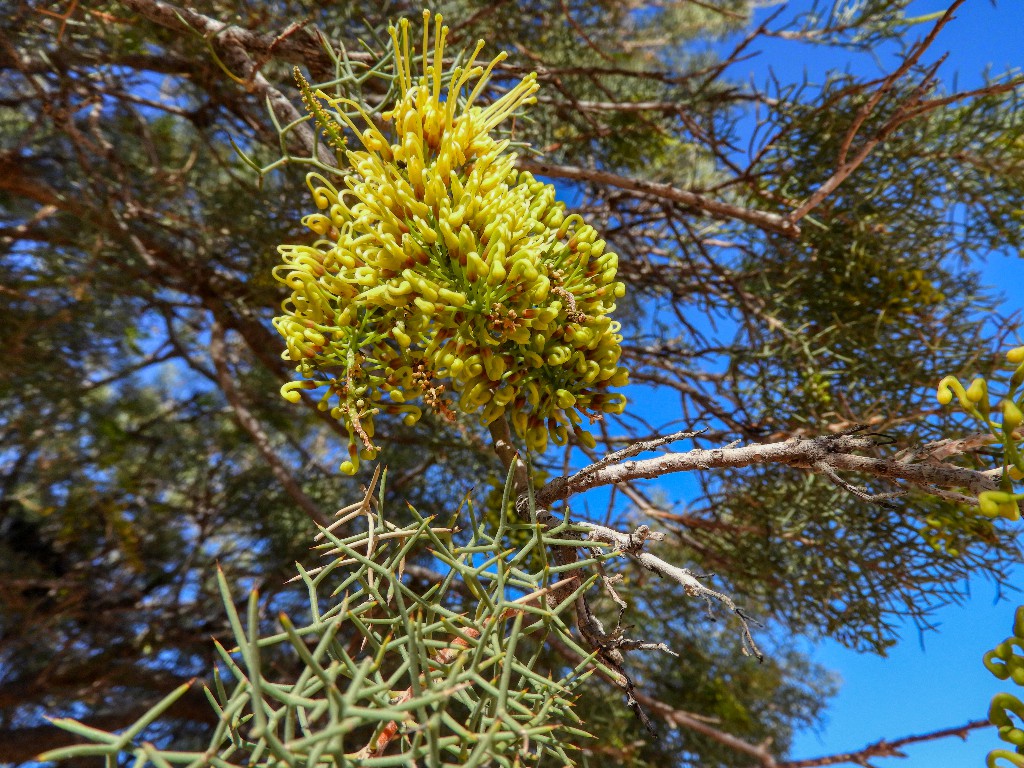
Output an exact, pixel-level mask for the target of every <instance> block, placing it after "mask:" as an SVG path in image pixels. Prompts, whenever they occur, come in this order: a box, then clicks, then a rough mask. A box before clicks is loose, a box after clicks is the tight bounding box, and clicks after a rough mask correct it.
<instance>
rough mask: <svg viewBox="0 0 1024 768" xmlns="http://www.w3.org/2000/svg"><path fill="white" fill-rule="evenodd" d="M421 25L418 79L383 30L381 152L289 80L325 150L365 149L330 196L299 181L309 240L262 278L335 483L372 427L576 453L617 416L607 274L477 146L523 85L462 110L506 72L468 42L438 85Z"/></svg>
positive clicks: (438, 57) (614, 290)
mask: <svg viewBox="0 0 1024 768" xmlns="http://www.w3.org/2000/svg"><path fill="white" fill-rule="evenodd" d="M423 21H424V29H423V42H422V62H423V72H422V75H419V76H417V77H414V76H413V73H412V61H413V60H412V57H411V55H410V35H409V24H408V21H406V20H403V21H402V22H401V23H400V24H399V26H398V28H395V27H391V28H390V32H391V39H392V42H393V46H394V59H395V69H396V77H397V84H398V90H399V94H400V96H399V98H398V100H397V103H396V104H395V105H394V107H393V108H392V109H391V110H390V111H388V112H384V113H383V114H382V115H381V118H382V120H383V121H384V125H385V126H386V127H389V128H390V131H387V133H388V134H390V135H387V136H386V135H385V133H384V132H382V131H381V130H380V129H378V128H377V127H376V125H375V124H374V122H373V121H372V120H370V118H369V117H368V116H367V115H366V114H365V113H364V112H363V111H362V109H361V108H360V106H359V105H358V104H356V103H355V102H353V101H350V100H348V99H344V98H332V97H329V96H327V95H326V94H324V93H323V92H322V91H315V92H314V91H312V90H311V89H310V87H309V86H308V85H307V84H306V82H305V80H303V79H302V77H301V75H298V73H297V77H298V79H299V84H300V88H301V89H302V91H303V98H304V101H305V103H306V106H307V109H309V111H310V112H311V114H312V115H313V117H314V119H315V120H316V121H317V123H318V125H319V126H320V127H321V129H322V130H323V131H324V133H325V135H327V136H328V137H329V138H330V139H331V142H332V144H333V145H334V146H335V147H338V148H341V147H344V146H346V144H345V141H344V138H343V134H344V132H345V129H346V128H347V129H348V131H350V132H352V133H354V134H355V135H356V136H357V137H358V139H359V142H360V143H361V145H362V147H363V149H362V150H355V149H349V150H346V152H345V156H346V158H347V160H348V163H349V166H350V171H349V172H348V173H347V174H346V175H345V176H344V177H343V184H339V185H337V186H336V185H335V184H332V183H331V182H330V181H328V180H327V179H326V178H324V177H323V176H322V175H320V174H318V173H310V174H309V175H308V176H307V184H308V186H309V188H310V191H311V192H312V194H313V200H314V201H315V203H316V205H317V207H318V208H319V209H320V211H321V213H316V214H312V215H309V216H306V217H305V218H304V219H303V223H304V224H305V225H306V226H308V227H309V228H310V229H311V230H313V231H314V232H315V233H316V234H317V235H319V236H320V237H321V239H320V240H318V241H316V242H315V243H314V244H313V245H282V246H279V247H278V250H279V252H280V254H281V256H282V259H283V261H284V263H283V264H282V265H280V266H278V267H276V268H275V270H274V275H275V277H276V278H277V279H278V280H280V281H281V282H283V283H285V284H286V285H287V286H288V287H290V288H291V289H292V293H291V296H290V297H289V298H288V299H287V300H285V301H284V302H283V304H282V309H283V314H282V315H281V316H279V317H277V318H275V320H274V325H275V326H276V327H277V329H278V331H280V333H281V335H282V336H284V338H285V340H286V342H287V349H286V350H285V352H284V353H283V356H284V358H285V359H287V360H291V361H292V362H294V363H296V368H295V370H296V371H297V372H298V373H299V375H300V378H299V379H298V380H297V381H293V382H289V383H288V384H285V385H284V387H282V390H281V391H282V394H283V395H284V397H285V398H287V399H288V400H290V401H292V402H298V401H299V400H300V398H301V393H300V390H316V389H323V390H324V391H323V393H322V396H321V400H320V408H321V409H323V410H330V413H331V415H332V416H334V417H335V418H337V419H339V420H341V421H342V422H343V423H344V424H345V425H346V427H347V428H348V432H349V455H350V458H349V460H347V461H345V462H344V463H342V465H341V470H342V471H343V472H347V473H352V472H355V471H356V469H357V468H358V466H359V460H360V458H362V459H367V460H368V459H372V458H375V457H376V455H377V452H378V447H377V446H376V445H375V444H374V443H373V435H374V416H375V415H377V414H379V413H381V412H385V413H391V414H402V415H404V421H405V423H406V424H407V425H409V426H411V425H413V424H415V423H416V422H417V421H418V420H419V418H420V416H421V414H422V410H421V408H422V407H423V406H425V407H428V408H431V409H432V410H434V411H435V412H437V413H439V414H440V415H442V416H443V417H444V418H446V419H448V420H454V419H455V418H456V410H461V411H462V412H464V413H467V414H475V415H477V416H478V417H479V420H480V422H481V423H482V424H484V425H487V424H490V423H491V422H493V421H494V420H496V419H500V418H502V417H506V418H508V420H509V422H510V423H511V425H512V427H513V429H514V430H515V432H516V434H517V435H519V437H520V438H522V439H523V440H524V441H525V443H526V445H527V447H528V448H529V449H530V450H532V451H537V452H541V451H544V450H545V448H546V447H547V443H548V440H549V439H551V440H553V441H554V442H555V443H556V444H558V445H564V444H565V443H566V442H567V441H568V440H569V439H570V433H571V434H572V435H573V436H574V438H575V440H576V441H578V442H580V443H581V444H583V445H587V446H591V447H592V446H593V445H594V438H593V436H592V435H591V434H590V433H589V432H587V431H586V429H585V428H584V426H583V425H584V423H588V424H589V423H592V422H594V421H596V420H598V419H600V418H601V417H602V415H603V414H605V413H621V412H622V410H623V408H624V406H625V398H624V397H623V396H622V395H621V394H618V393H613V392H610V391H609V389H610V388H611V387H621V386H623V385H625V384H626V382H627V379H628V372H627V371H626V369H625V368H622V367H620V366H619V364H618V362H619V357H620V355H621V348H620V342H621V340H622V337H621V336H620V335H619V333H618V332H619V329H620V326H619V324H618V323H617V322H615V321H613V320H612V319H611V318H610V314H611V313H612V312H613V311H614V309H615V299H617V298H621V297H622V296H623V295H624V293H625V288H624V286H623V284H622V283H620V282H616V281H615V276H616V270H617V267H618V257H617V256H616V255H615V254H614V253H610V252H606V251H605V242H604V240H601V239H599V237H598V234H597V232H596V230H595V229H594V228H593V227H591V226H590V225H589V224H587V223H586V222H585V221H584V220H583V219H582V217H580V216H579V215H577V214H571V215H566V211H565V206H564V205H563V204H562V203H560V202H559V201H558V200H556V199H555V189H554V187H553V186H552V185H550V184H544V183H543V182H540V181H537V180H536V179H535V178H534V177H533V176H532V175H530V174H529V173H525V172H518V171H516V170H515V168H514V166H515V161H516V155H515V154H514V153H512V152H509V151H508V146H509V141H508V139H498V138H495V137H494V136H492V135H491V132H492V131H493V130H494V129H495V128H496V127H497V126H499V125H500V124H501V123H503V122H504V121H505V120H507V119H508V118H509V117H510V116H511V115H513V113H514V112H515V111H516V110H517V109H518V108H519V107H520V106H522V105H524V104H529V103H533V102H534V101H535V97H534V94H535V93H536V92H537V89H538V85H537V81H536V75H535V74H530V75H528V76H527V77H525V78H524V79H523V80H522V81H521V82H519V83H517V84H515V85H513V86H512V87H511V88H509V89H508V90H507V91H506V92H505V94H504V95H503V96H501V97H500V98H499V99H497V100H496V101H494V102H493V103H491V104H490V105H488V106H485V107H481V106H477V105H476V101H477V99H478V97H479V96H480V94H481V93H482V91H483V90H484V88H485V87H486V85H487V83H488V82H489V79H490V76H491V73H492V71H493V69H494V67H495V65H496V64H498V63H499V62H500V61H502V60H503V59H504V58H505V54H504V53H501V54H499V55H498V56H497V57H496V58H494V59H493V60H492V61H491V62H490V64H488V65H487V67H486V68H484V67H481V66H479V65H476V64H475V62H476V58H477V56H478V55H479V54H480V51H481V49H482V48H483V41H481V42H479V43H478V44H477V46H476V49H475V50H474V51H473V53H472V55H471V56H470V57H469V59H468V61H467V62H466V63H465V64H464V65H463V66H456V67H455V68H454V69H453V70H452V71H451V72H449V73H446V72H445V71H444V66H443V54H444V46H445V38H446V35H447V32H448V28H447V27H445V26H443V25H442V19H441V16H440V15H438V16H435V17H434V33H433V39H432V40H431V39H430V37H431V36H430V35H429V30H430V14H429V12H427V11H424V14H423ZM471 85H472V88H470V86H471ZM466 91H468V93H465V92H466ZM321 100H322V101H324V102H326V103H327V105H328V106H329V108H330V112H329V111H328V109H325V108H324V107H323V106H322V103H321ZM346 109H347V110H349V111H351V110H355V112H356V113H358V114H359V115H360V116H361V117H362V119H363V121H365V127H364V128H362V129H360V128H359V126H357V125H356V124H355V123H354V122H353V121H352V120H351V119H350V118H349V117H348V115H346V114H345V111H344V110H346ZM332 113H333V114H334V115H336V116H337V118H339V119H340V121H341V122H338V121H336V120H335V119H334V117H332V116H331V114H332Z"/></svg>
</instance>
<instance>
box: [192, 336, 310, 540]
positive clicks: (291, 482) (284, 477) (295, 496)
mask: <svg viewBox="0 0 1024 768" xmlns="http://www.w3.org/2000/svg"><path fill="white" fill-rule="evenodd" d="M210 358H211V359H212V360H213V364H214V367H215V368H216V371H217V381H218V383H219V384H220V388H221V390H222V391H223V392H224V397H225V398H226V399H227V401H228V404H229V405H230V406H231V410H232V412H233V413H234V415H235V420H236V421H238V424H239V425H240V426H241V427H242V429H244V430H245V431H246V432H247V433H249V436H250V437H251V438H252V441H253V444H254V445H255V446H256V448H257V449H258V450H259V452H260V455H261V456H262V457H263V459H264V460H265V461H266V462H267V465H268V466H269V467H270V470H271V472H273V474H274V477H275V478H277V481H278V482H279V483H280V484H281V488H283V489H284V492H285V493H287V494H288V495H289V496H290V497H291V499H292V501H294V502H295V503H296V504H298V505H299V508H300V509H302V511H303V512H305V513H306V514H307V515H308V516H309V518H310V519H311V520H312V521H313V522H314V523H316V524H317V525H320V526H324V527H326V526H327V525H329V521H328V519H327V516H326V515H325V514H324V513H323V512H322V511H321V510H320V509H319V508H318V507H317V505H316V504H315V503H314V502H313V500H312V499H311V498H309V496H307V495H306V493H305V491H303V490H302V486H300V485H299V483H298V481H297V480H296V479H295V478H294V477H292V474H291V472H290V471H289V470H288V467H287V466H286V465H285V463H284V461H282V459H281V457H280V456H278V455H277V453H276V452H275V451H274V449H273V447H272V446H271V445H270V438H269V436H268V435H267V433H266V431H265V430H264V429H263V427H262V425H261V424H260V423H259V421H258V420H257V419H256V417H255V416H253V415H252V412H251V411H250V410H249V409H248V408H246V407H245V404H244V403H243V402H242V399H241V397H240V396H239V394H238V390H237V389H235V383H234V381H232V379H231V371H230V370H228V361H227V351H226V349H225V344H224V327H223V326H222V325H221V324H220V323H218V322H214V324H213V328H212V331H211V335H210Z"/></svg>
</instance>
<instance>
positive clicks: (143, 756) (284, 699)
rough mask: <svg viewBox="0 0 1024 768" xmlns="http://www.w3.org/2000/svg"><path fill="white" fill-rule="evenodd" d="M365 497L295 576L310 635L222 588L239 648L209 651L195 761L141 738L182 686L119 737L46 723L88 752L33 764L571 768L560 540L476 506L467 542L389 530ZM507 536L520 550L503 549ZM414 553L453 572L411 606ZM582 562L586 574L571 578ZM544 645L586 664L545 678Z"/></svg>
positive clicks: (424, 522)
mask: <svg viewBox="0 0 1024 768" xmlns="http://www.w3.org/2000/svg"><path fill="white" fill-rule="evenodd" d="M378 472H379V470H378ZM375 479H376V478H375ZM385 480H386V473H385V474H384V476H383V478H382V480H381V484H382V485H383V484H384V482H385ZM509 483H511V476H510V478H509ZM374 485H375V483H374ZM374 485H371V488H370V490H369V491H368V492H367V494H366V495H365V497H364V498H363V500H362V501H360V502H358V503H356V504H353V505H351V506H350V507H346V508H345V509H343V510H341V511H340V512H339V513H338V514H339V516H340V518H339V519H338V520H337V521H336V522H335V523H334V524H333V525H332V526H331V527H329V528H326V529H321V532H320V534H319V535H318V536H317V540H318V541H319V544H318V545H317V547H316V548H317V549H318V550H319V551H320V552H321V554H322V555H323V556H324V557H326V558H328V562H327V563H326V564H325V565H322V566H319V567H316V568H313V569H306V568H304V567H303V566H301V565H299V566H298V568H299V578H300V579H301V581H302V583H303V584H304V585H305V587H306V591H307V593H308V599H309V605H308V618H307V619H306V620H305V621H300V622H295V621H293V619H292V618H290V617H289V616H288V615H286V614H284V613H282V614H280V615H279V616H278V620H277V624H278V631H276V632H274V633H270V634H268V633H266V632H264V631H263V629H262V622H261V618H260V616H261V610H262V609H261V602H260V598H259V595H258V593H257V592H255V591H253V592H251V593H250V595H249V599H248V603H247V609H246V611H245V614H244V615H239V613H238V612H237V610H236V608H235V604H236V603H235V598H234V596H233V595H232V590H231V587H230V586H229V584H228V582H227V579H226V578H225V577H224V575H223V573H219V574H218V584H219V589H220V593H221V596H222V598H223V601H224V607H225V609H226V611H227V616H228V620H229V623H230V626H231V630H232V634H233V640H234V644H235V645H234V647H233V648H230V649H227V648H224V647H223V646H222V645H220V644H219V643H218V644H217V651H218V655H219V664H218V666H217V667H216V668H215V669H214V670H213V674H212V684H211V686H210V687H209V688H207V689H206V696H207V698H208V700H209V703H210V706H211V707H212V708H213V711H214V713H215V717H216V723H217V724H216V727H215V729H214V731H213V734H212V735H211V737H210V741H209V744H208V746H207V747H206V749H204V750H198V751H183V750H181V749H180V748H176V747H175V746H174V745H171V748H170V749H161V748H158V747H156V746H154V745H153V744H152V743H150V741H148V740H147V739H146V738H145V735H146V728H147V727H148V726H149V725H150V724H152V723H153V722H154V721H156V720H157V719H158V718H159V717H161V716H162V715H164V713H165V712H166V711H167V710H168V709H170V708H171V706H172V705H173V704H174V703H175V701H176V700H177V699H178V698H180V697H181V696H182V695H184V694H185V693H186V692H187V691H188V690H189V685H188V684H185V685H183V686H180V687H179V688H178V689H177V690H176V691H174V692H172V693H171V694H170V695H168V696H167V697H166V698H165V699H163V700H162V701H161V702H160V703H159V704H158V705H157V706H156V707H154V708H153V709H152V710H150V711H149V712H147V713H146V714H144V715H143V716H142V717H140V718H139V719H138V720H137V721H136V722H135V723H134V724H132V725H131V726H129V727H128V728H127V729H126V730H124V731H123V732H121V733H117V734H114V733H106V732H102V731H99V730H97V729H95V728H91V727H89V726H86V725H83V724H81V723H78V722H76V721H74V720H70V719H62V720H57V721H55V722H56V724H57V725H59V726H60V727H62V728H64V729H66V730H67V731H69V732H70V733H73V734H75V735H77V736H79V737H80V738H81V739H83V740H86V741H87V742H89V744H83V745H79V746H74V747H67V748H64V749H58V750H54V751H51V752H48V753H47V754H45V755H42V756H40V758H39V759H40V760H44V761H45V760H70V759H74V758H82V757H87V756H89V757H99V756H102V757H105V758H106V760H107V764H108V765H111V766H113V765H117V764H118V760H119V759H121V758H124V757H133V758H134V759H135V763H134V764H135V765H136V766H139V767H140V768H141V766H144V765H154V766H159V767H161V768H164V767H165V766H167V765H169V764H173V765H188V766H190V767H192V768H198V767H199V766H216V768H231V767H233V766H272V765H277V766H280V765H288V766H299V765H305V766H309V765H320V766H331V765H334V766H343V765H350V766H360V765H367V766H370V765H373V766H385V765H396V766H398V765H424V766H479V765H497V766H513V765H516V766H518V765H535V764H537V765H545V764H547V765H552V764H557V765H560V766H570V765H573V764H574V761H573V758H572V754H573V753H574V752H575V751H576V750H577V749H578V746H579V744H580V742H581V739H585V737H586V735H587V734H586V733H585V732H584V731H582V730H580V729H579V728H578V727H576V725H575V723H576V722H578V718H577V717H576V715H575V714H574V713H573V704H574V701H575V699H576V697H577V696H578V687H579V685H580V683H581V682H582V680H584V679H585V678H586V677H587V676H588V675H589V674H590V671H591V659H590V658H589V657H588V654H587V653H586V652H585V651H583V649H581V648H580V647H579V645H578V644H577V643H576V641H575V640H574V638H573V637H572V635H571V633H570V632H569V630H568V628H567V626H566V625H565V624H564V623H563V621H562V618H561V616H560V610H561V608H559V607H556V606H555V605H551V604H549V602H548V601H547V600H546V596H547V595H548V594H549V592H550V589H551V587H552V584H553V583H554V582H557V581H558V580H559V579H560V578H563V576H564V574H560V573H559V571H560V570H561V569H559V567H557V566H553V565H549V564H548V563H547V562H546V556H545V552H546V548H547V546H548V545H549V542H550V541H552V540H560V538H564V533H565V530H566V526H565V525H564V524H563V525H561V526H555V527H552V528H550V529H547V530H544V529H542V527H541V526H540V525H538V524H533V525H528V524H523V523H517V524H510V523H509V521H508V518H507V516H506V515H504V514H502V515H501V518H500V520H499V521H498V524H497V526H494V525H490V524H487V523H483V522H477V521H476V520H475V519H474V516H473V512H472V507H471V506H469V507H467V508H466V510H465V512H464V516H465V517H466V518H468V520H467V523H468V524H467V525H466V528H465V530H460V525H459V522H460V517H462V516H460V515H458V514H456V515H453V516H452V517H451V520H450V521H449V522H448V523H447V525H438V524H437V521H436V520H435V519H433V518H425V517H422V516H420V515H419V514H418V513H417V512H416V510H415V509H412V508H410V513H411V515H412V521H411V522H409V523H407V524H405V525H398V524H396V523H393V522H391V519H390V517H391V516H390V513H388V512H387V511H386V510H385V506H384V504H383V492H381V493H380V494H379V495H377V496H374V490H375V489H374ZM509 490H510V489H508V488H507V489H506V493H505V503H504V504H503V509H507V508H508V503H507V502H508V496H509ZM356 518H358V519H359V520H360V521H363V520H365V522H366V527H365V529H364V530H361V531H359V532H357V533H353V534H350V535H342V534H341V533H340V532H336V529H339V528H342V527H343V526H344V525H345V524H346V523H349V522H350V521H352V520H353V519H356ZM522 532H525V535H519V534H520V533H522ZM509 535H513V536H516V537H517V538H519V539H520V540H522V541H524V543H523V544H522V545H521V546H520V547H518V548H513V549H511V550H510V549H509V548H508V547H507V541H506V537H507V536H509ZM423 547H427V548H429V551H430V553H431V556H432V557H434V558H436V559H437V560H438V561H439V562H440V563H443V564H444V565H445V566H447V567H448V569H449V570H448V572H447V575H446V576H445V578H444V579H443V580H441V581H440V583H437V584H434V585H432V586H430V587H429V588H428V589H426V590H425V591H422V592H420V591H416V590H414V589H412V588H410V586H409V585H408V584H407V583H405V582H404V581H403V578H402V576H403V571H404V568H405V564H406V562H407V560H409V559H410V558H412V557H413V556H414V554H415V553H416V551H417V550H419V549H421V548H423ZM538 558H539V562H540V563H541V567H540V568H539V569H538V570H529V569H528V568H527V567H526V565H525V564H526V563H528V562H529V561H531V560H533V561H537V559H538ZM588 562H591V563H592V562H594V561H593V560H592V559H591V560H589V561H582V564H583V565H586V564H587V563H588ZM592 581H593V579H591V580H583V579H580V578H578V577H577V578H575V580H574V582H573V584H572V586H573V588H574V590H575V592H580V591H583V590H585V589H587V588H588V587H589V586H590V584H591V583H592ZM453 589H462V590H468V591H469V592H470V593H471V594H472V595H474V596H475V598H476V600H475V601H474V603H475V610H473V611H471V612H468V613H465V612H458V611H455V610H452V608H450V607H449V602H450V594H449V592H450V591H451V590H453ZM571 604H572V601H571V599H570V601H569V602H567V603H562V604H561V607H564V606H566V605H571ZM549 640H553V641H556V642H557V643H559V644H564V645H565V647H567V648H569V649H571V650H572V651H574V652H576V653H577V654H579V656H580V657H581V658H582V659H583V661H581V662H580V663H579V664H577V665H575V666H569V667H566V666H565V665H564V664H562V665H559V669H556V670H553V669H544V664H543V660H544V657H543V655H542V654H541V653H540V650H541V649H543V647H544V643H545V642H546V641H549ZM281 649H285V650H287V651H289V652H290V653H293V654H295V655H297V656H298V659H299V660H300V662H301V663H300V664H299V666H298V669H299V671H298V674H297V675H294V676H290V677H283V676H282V675H281V674H280V673H279V671H278V670H279V665H277V664H273V663H268V659H269V658H274V657H275V656H278V655H279V654H277V653H276V652H277V651H279V650H281Z"/></svg>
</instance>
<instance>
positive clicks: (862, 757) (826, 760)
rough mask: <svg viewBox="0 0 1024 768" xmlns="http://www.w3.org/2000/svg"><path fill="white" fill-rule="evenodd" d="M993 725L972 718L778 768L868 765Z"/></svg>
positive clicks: (792, 761) (780, 763) (778, 766)
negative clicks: (873, 760) (911, 746)
mask: <svg viewBox="0 0 1024 768" xmlns="http://www.w3.org/2000/svg"><path fill="white" fill-rule="evenodd" d="M991 727H993V726H992V723H990V722H989V721H988V720H972V721H971V722H969V723H964V724H963V725H958V726H956V727H954V728H942V729H940V730H937V731H930V732H929V733H921V734H917V735H914V736H904V737H903V738H900V739H893V740H892V741H888V740H886V739H881V740H879V741H876V742H874V743H873V744H868V745H867V746H866V747H863V748H862V749H859V750H857V751H856V752H844V753H841V754H836V755H826V756H824V757H815V758H811V759H809V760H786V761H780V762H778V763H776V768H818V766H822V765H842V764H843V763H852V764H853V765H868V762H867V761H868V759H869V758H872V757H906V756H907V755H906V753H905V752H903V750H902V747H905V746H907V745H909V744H920V743H921V742H925V741H935V740H936V739H946V738H949V737H950V736H958V737H959V738H961V739H966V738H967V733H968V732H969V731H973V730H976V729H978V728H991Z"/></svg>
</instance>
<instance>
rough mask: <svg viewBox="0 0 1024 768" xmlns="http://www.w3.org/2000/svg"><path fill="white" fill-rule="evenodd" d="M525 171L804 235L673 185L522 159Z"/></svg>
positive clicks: (773, 218)
mask: <svg viewBox="0 0 1024 768" xmlns="http://www.w3.org/2000/svg"><path fill="white" fill-rule="evenodd" d="M516 166H517V167H518V168H519V169H520V170H522V171H529V172H530V173H534V174H539V175H541V176H547V177H549V178H558V179H574V180H576V181H589V182H593V183H595V184H606V185H608V186H610V187H617V188H618V189H626V190H629V191H631V192H637V193H639V194H642V195H647V196H650V197H656V198H660V199H662V200H671V201H672V202H675V203H679V204H681V205H686V206H689V207H691V208H696V209H697V210H699V211H702V212H703V213H706V214H707V215H709V216H712V217H714V218H719V219H735V220H737V221H742V222H745V223H747V224H753V225H754V226H755V227H759V228H761V229H763V230H766V231H768V232H774V233H776V234H780V235H785V236H786V237H790V238H794V239H795V238H797V237H799V235H800V227H799V226H797V225H796V224H795V223H794V222H792V221H789V220H788V219H786V218H785V217H783V216H779V215H778V214H774V213H767V212H765V211H758V210H753V209H750V208H742V207H740V206H738V205H733V204H732V203H725V202H722V201H721V200H715V199H713V198H710V197H706V196H705V195H701V194H698V193H696V192H690V191H688V190H685V189H678V188H677V187H673V186H672V185H671V184H661V183H658V182H654V181H644V180H642V179H630V178H627V177H625V176H619V175H618V174H615V173H609V172H608V171H598V170H595V169H591V168H577V167H575V166H568V165H556V164H555V163H543V162H538V161H536V160H524V159H522V158H520V159H519V161H518V162H517V163H516Z"/></svg>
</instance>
